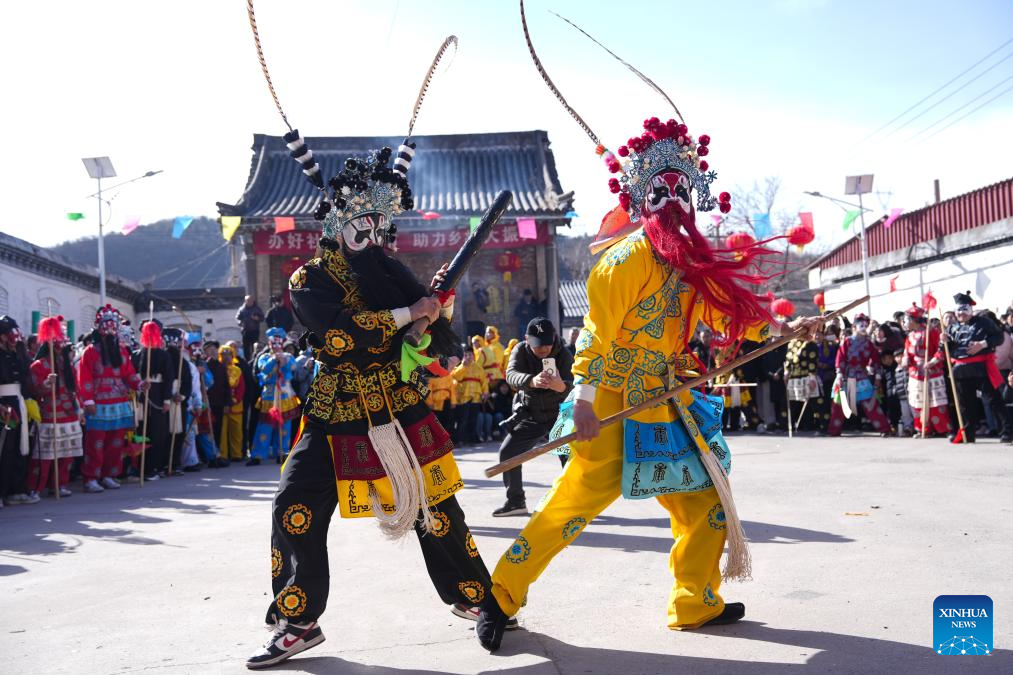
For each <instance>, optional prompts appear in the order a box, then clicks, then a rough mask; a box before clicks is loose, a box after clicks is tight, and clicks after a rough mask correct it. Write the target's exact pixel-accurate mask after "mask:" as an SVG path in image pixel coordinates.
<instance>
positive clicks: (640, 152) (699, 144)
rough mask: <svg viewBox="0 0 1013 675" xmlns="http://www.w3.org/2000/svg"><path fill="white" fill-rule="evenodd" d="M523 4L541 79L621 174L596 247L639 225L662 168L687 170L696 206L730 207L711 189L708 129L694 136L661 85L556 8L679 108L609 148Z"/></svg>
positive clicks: (613, 169)
mask: <svg viewBox="0 0 1013 675" xmlns="http://www.w3.org/2000/svg"><path fill="white" fill-rule="evenodd" d="M520 5H521V25H522V27H523V29H524V39H525V41H526V42H527V45H528V52H529V53H530V54H531V58H532V60H533V61H534V63H535V67H536V68H537V69H538V72H539V74H540V75H541V76H542V80H544V81H545V84H546V85H547V86H548V87H549V89H550V90H552V93H553V94H555V96H556V99H557V100H558V101H559V103H560V104H561V105H562V106H563V108H565V109H566V111H567V112H568V113H569V114H570V117H572V118H573V119H574V121H575V122H577V124H578V126H580V128H581V129H583V130H584V133H586V134H587V135H588V137H589V138H590V139H591V140H592V141H593V142H594V144H595V153H596V154H597V155H599V156H600V157H601V158H602V160H603V161H604V162H605V166H606V168H607V169H608V170H609V172H610V173H613V174H619V175H618V177H613V178H610V179H609V182H608V186H609V190H610V191H611V192H612V193H613V194H616V195H618V199H619V207H620V208H619V209H617V210H614V211H613V212H612V213H610V214H609V215H607V216H606V218H605V221H603V222H602V231H601V232H599V237H598V240H597V241H596V242H595V243H594V244H592V250H596V249H597V250H600V249H602V248H604V247H606V246H608V245H609V244H611V243H612V242H614V241H615V240H616V239H618V238H619V237H621V236H623V235H625V234H627V233H628V232H630V231H631V230H633V229H634V228H635V227H636V223H637V221H638V220H640V217H641V210H642V207H643V204H644V200H645V199H646V198H648V197H649V195H650V192H651V188H652V185H651V179H652V178H653V177H655V176H657V175H659V174H662V173H669V172H673V171H677V172H679V173H681V174H683V175H684V176H686V179H687V180H688V181H689V185H690V187H691V188H692V189H693V190H695V191H696V208H697V210H698V211H710V210H712V209H714V207H717V208H718V209H720V211H721V212H722V213H728V212H729V211H731V208H732V205H731V195H730V194H728V193H727V192H722V193H721V194H720V195H719V196H718V197H717V198H715V197H713V196H712V195H711V184H712V183H713V182H714V181H715V179H717V173H715V172H714V171H712V170H711V169H710V166H709V164H708V162H707V160H706V159H704V157H706V156H707V155H708V154H709V153H710V142H711V139H710V136H708V135H706V134H702V135H700V136H698V137H696V138H694V137H693V136H691V135H690V134H689V129H688V127H687V126H686V124H685V123H684V121H683V117H682V113H680V112H679V108H678V107H677V106H676V105H675V103H674V102H673V101H672V99H671V98H669V97H668V95H667V94H666V93H665V92H664V91H662V89H661V87H659V86H658V85H657V84H655V82H654V81H653V80H651V79H650V78H649V77H647V76H646V75H644V74H643V73H642V72H640V71H639V70H637V69H636V68H634V67H633V66H632V65H630V64H629V63H627V62H626V61H624V60H623V59H621V58H620V57H619V56H617V55H616V54H615V53H614V52H612V51H611V50H610V49H608V47H605V45H603V44H602V43H601V42H599V41H598V40H596V39H595V38H593V37H592V36H591V35H589V34H588V33H587V32H586V31H584V30H583V29H582V28H580V27H579V26H577V25H576V24H574V23H573V22H572V21H570V20H569V19H566V18H564V17H562V16H559V15H558V14H556V16H558V17H559V18H560V19H562V20H563V21H566V22H567V23H568V24H570V25H571V26H572V27H574V28H575V29H577V30H578V31H580V32H581V33H583V34H584V35H585V36H586V37H587V38H589V39H590V40H591V41H592V42H594V43H595V44H596V45H598V46H599V47H601V48H602V49H604V50H605V51H606V52H608V53H609V54H610V55H611V56H612V57H613V58H615V59H616V60H618V61H619V62H620V63H622V64H623V65H624V66H626V67H627V68H629V69H630V70H631V71H632V72H633V73H634V74H635V75H636V76H637V77H638V78H639V79H640V80H641V81H643V82H644V83H645V84H647V86H649V87H651V88H652V89H653V90H654V91H656V92H657V93H658V94H660V95H661V96H662V97H663V98H664V99H665V100H666V101H667V102H668V103H669V105H671V106H672V109H673V110H674V111H675V116H676V119H669V120H667V121H665V122H662V121H661V120H660V119H659V118H657V117H651V118H650V119H646V120H644V125H643V128H644V131H643V132H642V133H641V134H640V135H639V136H634V137H632V138H630V139H629V140H628V141H627V142H626V144H625V145H622V146H620V147H619V148H618V149H617V150H616V152H615V153H613V152H612V151H611V150H609V149H608V148H606V147H605V146H604V145H603V144H602V143H601V141H600V140H599V138H598V136H597V135H596V134H595V133H594V132H593V131H592V130H591V128H590V127H589V126H588V124H587V123H586V122H585V121H584V119H583V118H582V117H581V116H580V115H579V114H578V113H577V111H576V110H574V109H573V107H571V106H570V104H569V103H568V102H567V101H566V99H565V98H564V97H563V94H562V93H561V92H560V91H559V89H558V88H557V87H556V85H555V84H554V83H553V82H552V79H551V78H550V77H549V75H548V73H547V72H546V71H545V67H544V66H543V65H542V62H541V60H540V59H539V58H538V54H537V53H536V52H535V46H534V44H533V43H532V41H531V36H530V34H529V33H528V23H527V17H526V16H525V14H524V0H521V3H520ZM617 155H618V156H617ZM665 189H666V188H665V187H664V186H660V190H662V191H664V190H665ZM617 211H618V213H617Z"/></svg>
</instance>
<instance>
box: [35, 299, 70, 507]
mask: <svg viewBox="0 0 1013 675" xmlns="http://www.w3.org/2000/svg"><path fill="white" fill-rule="evenodd" d="M48 304H49V318H53V301H52V299H50V300H49V301H48ZM54 342H55V340H50V341H49V369H50V372H52V373H53V374H54V375H56V377H57V378H59V377H60V376H59V375H57V370H56V357H55V356H54V352H55V351H56V350H55V349H54V348H53V343H54ZM65 384H66V383H65ZM52 395H53V438H52V443H53V494H55V495H56V500H57V501H60V459H59V456H58V454H59V453H58V452H57V451H58V450H59V443H58V442H57V429H58V427H57V424H56V379H55V378H54V379H53V386H52ZM40 426H41V425H40ZM39 487H40V488H41V487H42V486H41V485H40V486H39Z"/></svg>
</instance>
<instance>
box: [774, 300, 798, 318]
mask: <svg viewBox="0 0 1013 675" xmlns="http://www.w3.org/2000/svg"><path fill="white" fill-rule="evenodd" d="M770 311H772V312H773V313H774V314H777V315H778V316H791V315H792V314H794V313H795V303H793V302H792V301H791V300H788V299H787V298H777V299H776V300H774V301H773V302H771V303H770Z"/></svg>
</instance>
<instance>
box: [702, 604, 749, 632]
mask: <svg viewBox="0 0 1013 675" xmlns="http://www.w3.org/2000/svg"><path fill="white" fill-rule="evenodd" d="M745 615H746V606H745V605H743V604H742V603H741V602H726V603H725V609H724V611H723V612H721V613H720V614H718V615H717V616H716V617H714V618H713V619H711V620H710V621H708V622H707V623H705V624H704V626H724V625H727V624H730V623H735V622H736V621H738V620H739V619H741V618H742V617H744V616H745Z"/></svg>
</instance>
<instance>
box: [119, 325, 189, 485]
mask: <svg viewBox="0 0 1013 675" xmlns="http://www.w3.org/2000/svg"><path fill="white" fill-rule="evenodd" d="M148 323H152V324H153V326H148ZM131 361H132V363H133V365H134V370H135V371H136V372H137V374H138V375H140V376H141V377H142V378H144V379H145V380H146V381H147V382H148V385H149V389H148V395H147V396H140V397H138V399H139V400H140V403H141V405H142V406H143V405H145V403H147V406H148V410H147V415H148V426H147V431H148V433H147V437H148V443H147V447H146V449H145V457H144V473H145V476H144V480H157V479H158V477H159V475H161V476H165V475H166V471H167V470H168V468H169V452H170V451H171V448H170V447H169V444H170V440H171V439H170V429H169V409H170V406H171V404H172V401H173V396H174V393H175V390H176V364H174V363H173V361H172V359H171V358H170V357H169V353H168V352H167V351H166V350H165V339H164V338H163V337H162V322H161V321H159V320H158V319H154V320H152V321H150V322H149V321H148V320H145V321H143V322H141V347H140V349H137V350H135V351H134V353H133V355H132V356H131ZM142 410H143V408H142ZM139 428H140V429H142V430H143V428H144V422H143V416H142V421H141V423H140V427H139ZM132 461H133V462H134V463H135V466H134V467H133V470H132V471H131V475H132V474H133V473H134V471H137V472H139V471H140V470H141V464H140V462H141V457H140V456H138V457H136V458H133V459H132ZM176 468H177V469H178V468H179V465H176Z"/></svg>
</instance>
